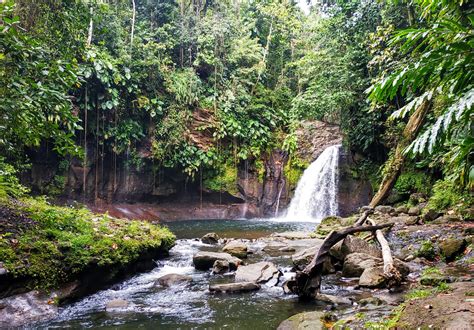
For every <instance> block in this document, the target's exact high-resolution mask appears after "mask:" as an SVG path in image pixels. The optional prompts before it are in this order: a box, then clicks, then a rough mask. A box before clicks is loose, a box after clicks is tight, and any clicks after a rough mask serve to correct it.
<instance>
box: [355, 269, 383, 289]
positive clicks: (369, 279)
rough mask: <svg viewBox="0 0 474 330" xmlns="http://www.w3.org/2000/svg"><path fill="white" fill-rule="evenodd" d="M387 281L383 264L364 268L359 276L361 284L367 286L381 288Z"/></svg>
mask: <svg viewBox="0 0 474 330" xmlns="http://www.w3.org/2000/svg"><path fill="white" fill-rule="evenodd" d="M385 282H386V278H385V277H384V271H383V266H375V267H369V268H366V269H364V271H363V272H362V275H361V276H360V278H359V285H360V286H363V287H367V288H379V287H382V286H383V285H384V284H385Z"/></svg>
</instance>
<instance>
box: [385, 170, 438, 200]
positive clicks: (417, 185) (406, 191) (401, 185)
mask: <svg viewBox="0 0 474 330" xmlns="http://www.w3.org/2000/svg"><path fill="white" fill-rule="evenodd" d="M430 181H431V179H430V177H429V176H428V175H427V174H426V173H425V172H421V171H417V170H414V169H407V170H405V171H404V172H403V173H402V174H400V176H399V177H398V179H397V182H396V183H395V187H394V188H395V189H396V190H397V192H398V193H400V194H401V195H405V196H408V195H410V194H412V193H422V194H425V195H429V194H430V192H431V186H432V184H431V182H430Z"/></svg>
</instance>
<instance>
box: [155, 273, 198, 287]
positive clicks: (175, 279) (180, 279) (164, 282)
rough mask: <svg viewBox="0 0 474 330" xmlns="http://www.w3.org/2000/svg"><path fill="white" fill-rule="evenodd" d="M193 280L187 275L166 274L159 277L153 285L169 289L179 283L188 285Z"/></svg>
mask: <svg viewBox="0 0 474 330" xmlns="http://www.w3.org/2000/svg"><path fill="white" fill-rule="evenodd" d="M192 280H193V278H192V277H191V276H188V275H182V274H166V275H164V276H161V277H160V278H159V279H158V280H156V282H155V284H159V285H161V286H164V287H170V286H173V285H178V284H181V283H188V282H191V281H192Z"/></svg>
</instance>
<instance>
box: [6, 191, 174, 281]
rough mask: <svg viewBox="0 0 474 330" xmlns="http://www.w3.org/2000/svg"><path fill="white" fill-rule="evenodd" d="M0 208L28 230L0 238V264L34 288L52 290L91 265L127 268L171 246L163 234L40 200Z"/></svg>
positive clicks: (152, 227)
mask: <svg viewBox="0 0 474 330" xmlns="http://www.w3.org/2000/svg"><path fill="white" fill-rule="evenodd" d="M18 205H20V207H19V208H18ZM2 207H3V208H15V212H18V213H22V214H23V215H24V216H26V217H28V218H30V219H31V221H32V225H30V226H28V227H25V228H24V229H23V230H22V232H21V235H18V236H16V237H12V236H11V234H10V235H8V232H7V233H2V234H1V235H0V259H1V260H2V261H3V262H4V265H5V267H6V268H7V269H8V271H9V272H10V274H12V275H13V276H14V277H28V278H31V280H32V281H33V282H32V283H33V285H34V286H36V287H41V288H51V287H56V286H57V285H58V284H61V283H64V282H66V281H68V280H70V279H72V278H74V276H75V275H76V274H78V273H79V272H81V271H83V270H85V269H87V268H88V267H92V266H94V265H98V266H104V267H105V266H117V265H123V264H126V263H130V262H133V261H134V260H136V259H137V258H138V257H139V255H140V253H142V252H144V251H147V250H148V249H163V250H167V249H169V248H170V247H171V246H172V244H173V242H174V236H173V234H172V233H171V232H170V231H169V230H168V229H166V228H162V227H159V226H156V225H152V224H150V223H147V222H139V221H130V220H124V219H115V218H112V217H109V216H108V215H107V214H105V215H94V214H93V213H91V212H90V211H88V210H86V209H85V208H72V207H59V206H52V205H50V204H49V203H48V202H46V200H45V199H32V198H28V199H22V200H21V201H20V203H16V204H15V205H11V204H10V203H8V202H7V203H2ZM20 225H21V224H18V226H20Z"/></svg>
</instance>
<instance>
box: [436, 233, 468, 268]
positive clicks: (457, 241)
mask: <svg viewBox="0 0 474 330" xmlns="http://www.w3.org/2000/svg"><path fill="white" fill-rule="evenodd" d="M466 245H467V244H466V240H465V239H464V238H455V237H450V238H447V239H445V240H444V241H442V242H441V243H439V250H440V252H441V255H442V256H443V257H444V259H445V260H446V261H447V262H450V261H453V260H454V259H456V257H457V256H458V255H459V254H461V253H462V252H463V251H464V249H465V248H466Z"/></svg>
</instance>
